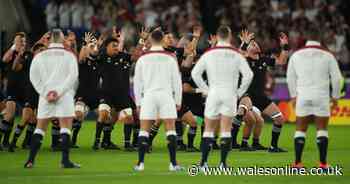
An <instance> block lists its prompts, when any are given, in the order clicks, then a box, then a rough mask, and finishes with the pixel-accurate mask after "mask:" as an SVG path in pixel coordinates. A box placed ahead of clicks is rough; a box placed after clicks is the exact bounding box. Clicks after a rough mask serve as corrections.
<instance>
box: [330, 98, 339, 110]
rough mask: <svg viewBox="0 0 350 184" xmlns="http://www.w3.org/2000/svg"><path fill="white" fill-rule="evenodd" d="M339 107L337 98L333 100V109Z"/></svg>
mask: <svg viewBox="0 0 350 184" xmlns="http://www.w3.org/2000/svg"><path fill="white" fill-rule="evenodd" d="M337 106H338V99H336V98H331V109H333V108H335V107H337Z"/></svg>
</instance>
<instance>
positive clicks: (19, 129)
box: [11, 125, 25, 146]
mask: <svg viewBox="0 0 350 184" xmlns="http://www.w3.org/2000/svg"><path fill="white" fill-rule="evenodd" d="M24 128H25V125H24V126H21V125H17V126H16V129H15V134H14V135H13V138H12V142H11V145H12V146H16V143H17V140H18V138H19V136H21V134H22V132H23V129H24Z"/></svg>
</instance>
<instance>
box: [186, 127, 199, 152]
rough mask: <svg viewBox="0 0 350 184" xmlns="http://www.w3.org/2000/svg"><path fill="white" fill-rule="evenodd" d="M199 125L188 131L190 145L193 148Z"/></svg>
mask: <svg viewBox="0 0 350 184" xmlns="http://www.w3.org/2000/svg"><path fill="white" fill-rule="evenodd" d="M196 133H197V127H190V129H189V130H188V133H187V141H188V147H189V148H192V147H193V143H194V138H195V137H196Z"/></svg>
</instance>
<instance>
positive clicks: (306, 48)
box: [293, 45, 335, 57]
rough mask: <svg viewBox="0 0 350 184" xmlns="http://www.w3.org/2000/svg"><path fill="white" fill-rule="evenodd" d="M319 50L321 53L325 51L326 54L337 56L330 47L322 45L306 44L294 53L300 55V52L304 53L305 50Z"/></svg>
mask: <svg viewBox="0 0 350 184" xmlns="http://www.w3.org/2000/svg"><path fill="white" fill-rule="evenodd" d="M311 50H312V51H318V52H320V53H323V54H325V55H328V56H331V57H335V55H334V53H333V52H332V51H330V50H329V49H327V48H326V47H324V46H321V45H305V46H303V47H301V48H299V49H297V50H295V51H294V53H293V55H298V54H302V53H304V52H308V51H311Z"/></svg>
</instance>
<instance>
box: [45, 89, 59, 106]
mask: <svg viewBox="0 0 350 184" xmlns="http://www.w3.org/2000/svg"><path fill="white" fill-rule="evenodd" d="M46 100H47V101H48V102H49V103H53V102H56V101H57V100H58V94H57V92H56V91H49V92H48V93H47V96H46Z"/></svg>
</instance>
